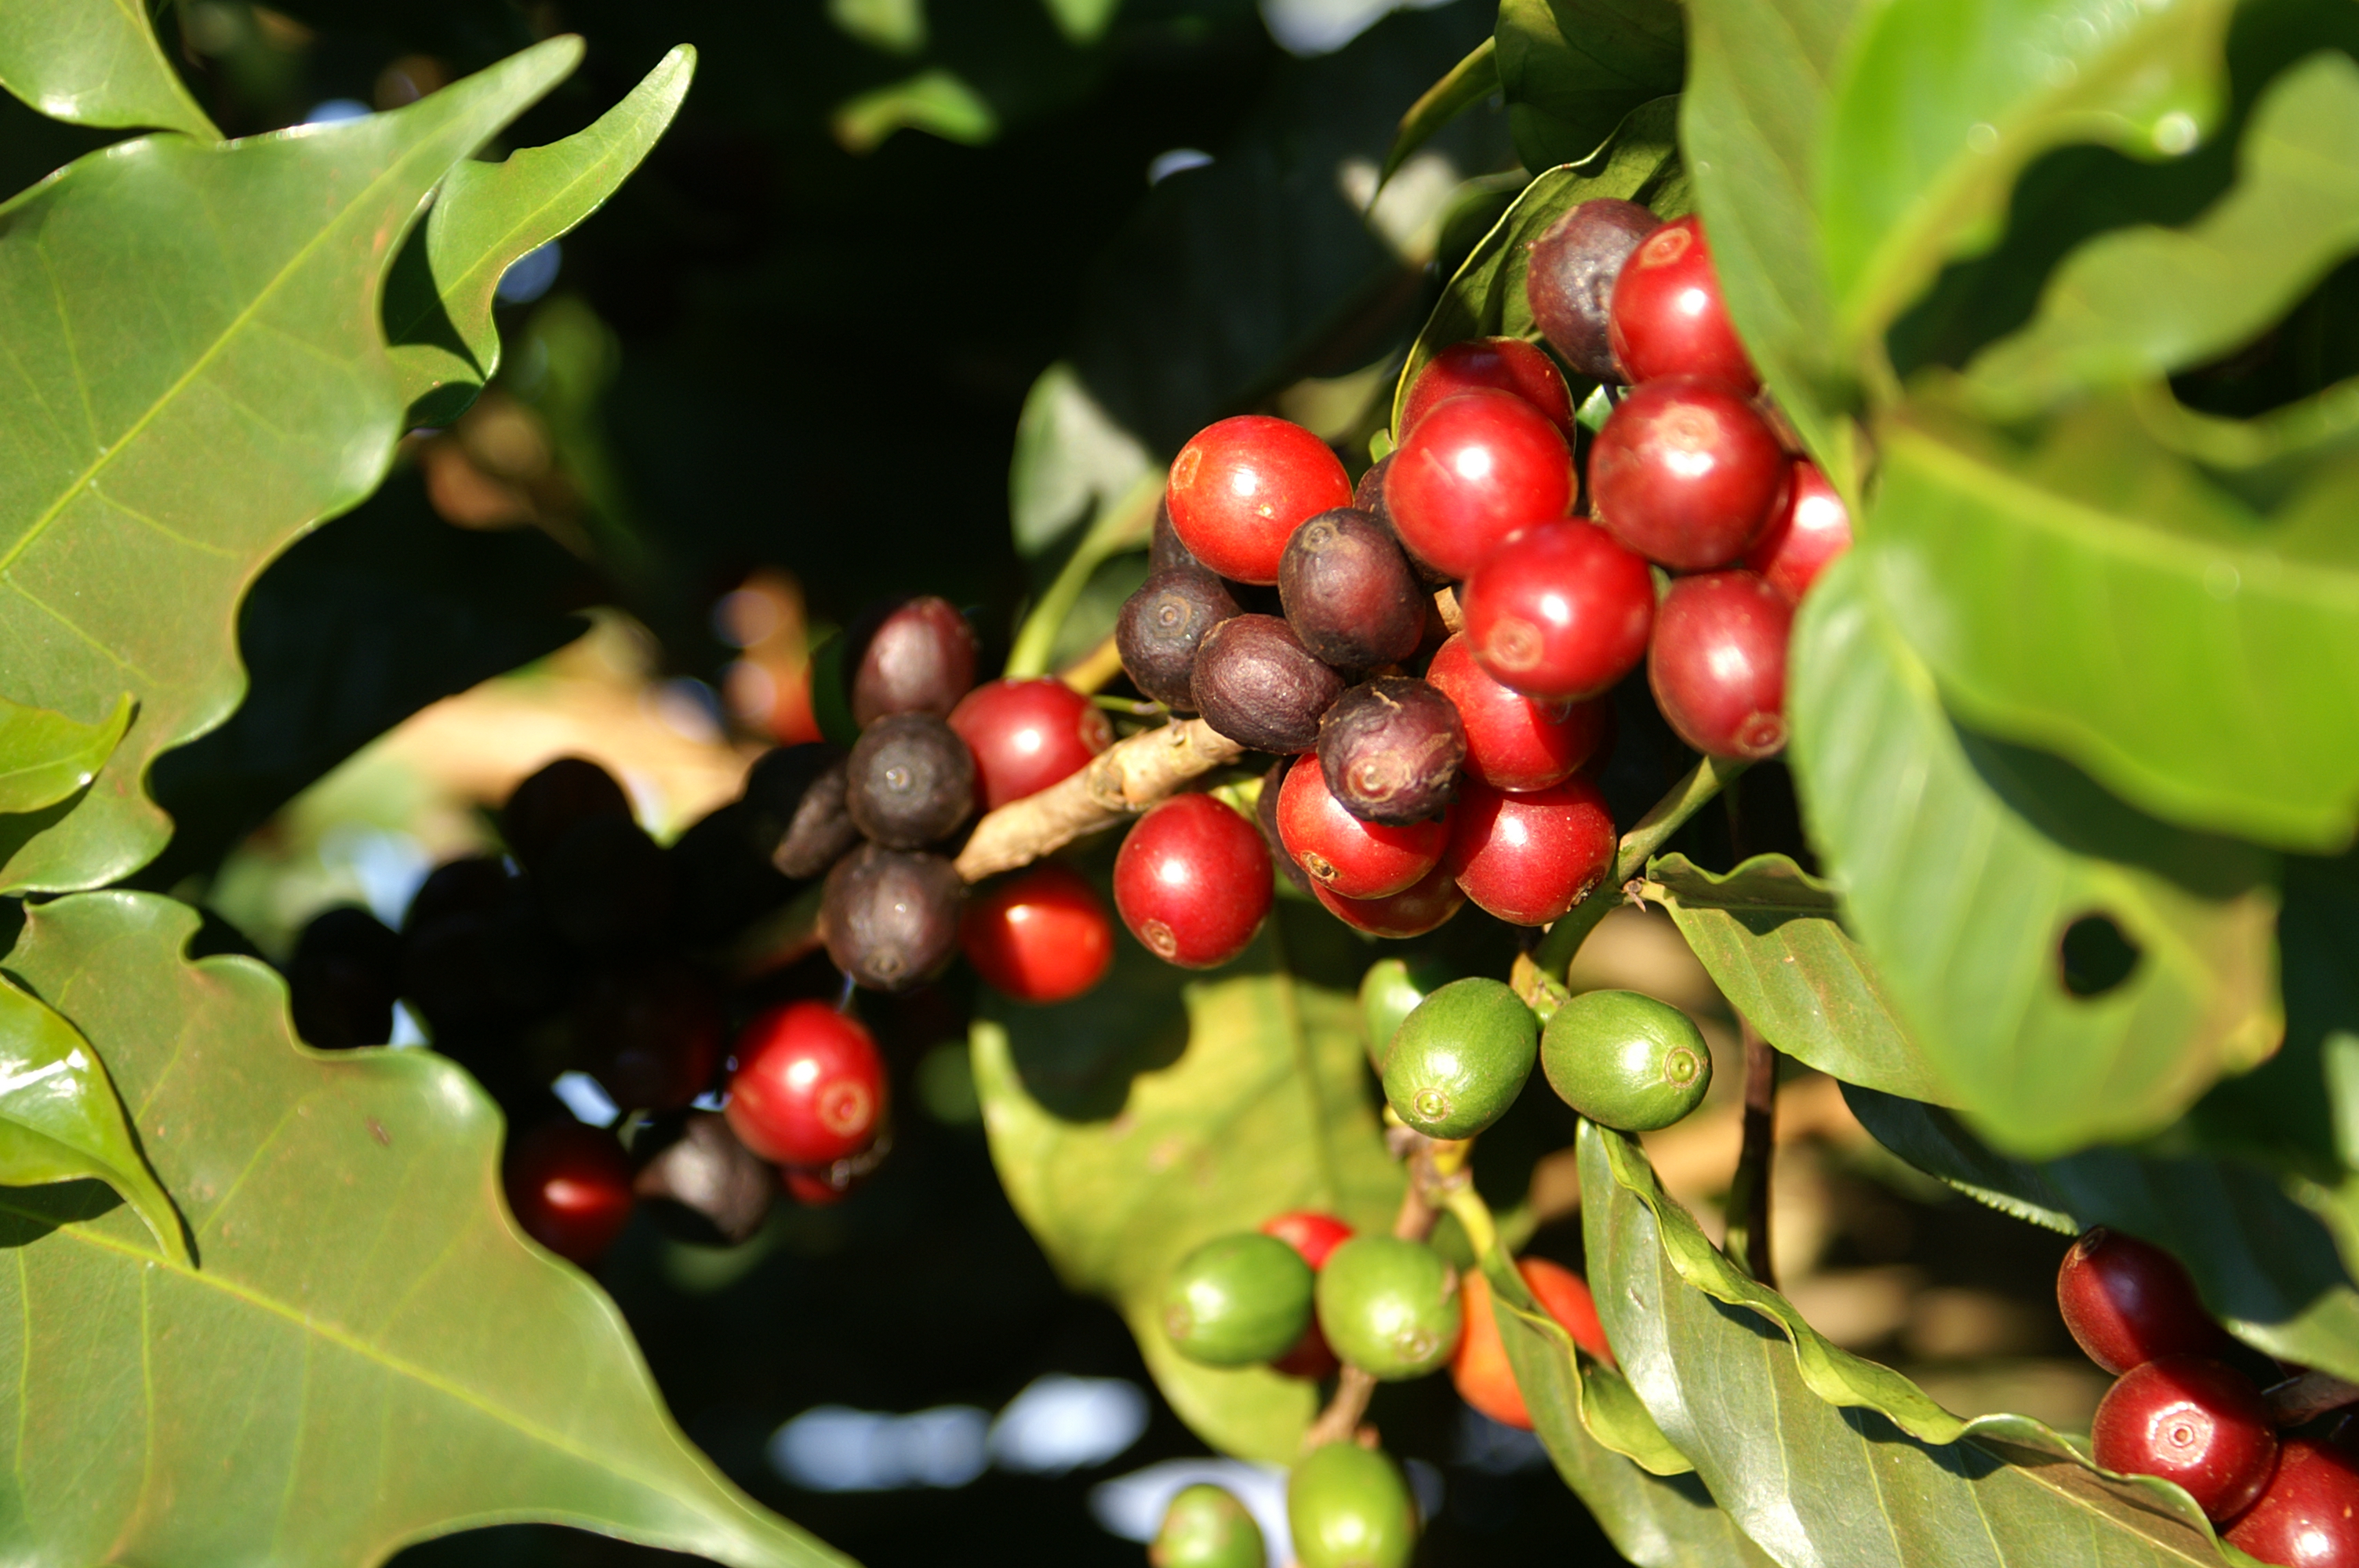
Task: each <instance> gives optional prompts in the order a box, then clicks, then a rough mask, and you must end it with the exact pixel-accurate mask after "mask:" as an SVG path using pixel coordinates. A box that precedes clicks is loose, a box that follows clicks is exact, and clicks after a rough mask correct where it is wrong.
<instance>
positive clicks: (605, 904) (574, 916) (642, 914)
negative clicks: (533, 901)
mask: <svg viewBox="0 0 2359 1568" xmlns="http://www.w3.org/2000/svg"><path fill="white" fill-rule="evenodd" d="M533 891H534V894H535V896H536V898H537V899H538V902H539V904H540V911H541V914H542V916H543V917H544V918H545V919H546V920H547V921H548V922H549V925H550V927H551V928H552V929H554V930H555V931H556V933H557V934H558V935H560V936H562V937H563V938H564V939H565V940H566V941H567V942H569V943H571V945H572V946H575V947H577V948H580V949H582V951H584V952H593V953H594V952H603V951H605V950H607V949H609V948H613V947H617V946H624V945H625V944H628V943H632V942H637V941H643V940H647V939H648V938H650V937H651V936H652V935H654V934H655V933H656V932H657V931H658V930H659V929H660V928H661V927H662V925H663V924H664V921H665V919H666V917H667V916H668V915H669V914H670V913H671V899H672V885H671V862H670V861H669V860H668V859H666V858H665V855H664V852H663V849H661V848H660V847H659V846H658V844H657V843H656V841H655V840H654V839H653V838H648V837H647V830H646V829H645V828H643V827H640V826H639V825H638V824H637V823H636V822H634V821H632V820H631V819H630V818H629V817H627V816H593V817H590V818H588V819H586V820H584V821H582V822H579V823H576V824H575V825H574V826H573V827H572V828H571V830H570V831H568V832H567V833H566V834H565V836H564V837H563V838H560V839H559V840H558V841H557V843H556V845H555V846H554V847H553V848H551V849H549V851H548V853H547V855H546V856H545V857H544V858H543V860H542V862H541V864H540V865H539V866H538V867H537V868H535V870H534V871H533Z"/></svg>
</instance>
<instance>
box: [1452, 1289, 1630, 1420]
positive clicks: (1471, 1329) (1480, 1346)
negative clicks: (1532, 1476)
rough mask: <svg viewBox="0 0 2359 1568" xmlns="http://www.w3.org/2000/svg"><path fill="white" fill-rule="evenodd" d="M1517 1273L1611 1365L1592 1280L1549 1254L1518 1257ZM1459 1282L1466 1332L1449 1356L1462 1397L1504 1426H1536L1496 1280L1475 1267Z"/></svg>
mask: <svg viewBox="0 0 2359 1568" xmlns="http://www.w3.org/2000/svg"><path fill="white" fill-rule="evenodd" d="M1516 1272H1517V1273H1518V1274H1521V1275H1522V1276H1523V1277H1524V1283H1525V1285H1526V1286H1527V1287H1528V1288H1529V1289H1530V1291H1531V1292H1532V1295H1533V1297H1534V1299H1535V1300H1537V1301H1538V1303H1539V1307H1540V1310H1541V1311H1542V1312H1545V1313H1546V1314H1549V1316H1550V1317H1552V1318H1554V1319H1555V1320H1556V1323H1557V1326H1558V1327H1560V1328H1561V1329H1563V1330H1564V1331H1565V1333H1567V1334H1568V1335H1570V1336H1572V1342H1573V1343H1574V1344H1575V1345H1578V1346H1581V1347H1582V1349H1583V1350H1586V1351H1588V1352H1589V1353H1590V1354H1591V1355H1592V1356H1594V1357H1597V1358H1598V1359H1599V1360H1600V1361H1603V1362H1604V1363H1605V1364H1606V1365H1607V1366H1609V1367H1611V1366H1613V1365H1614V1347H1613V1346H1610V1345H1608V1344H1606V1342H1605V1331H1604V1329H1603V1327H1601V1326H1600V1325H1599V1324H1598V1321H1597V1303H1596V1302H1595V1300H1594V1299H1593V1298H1592V1297H1591V1295H1590V1293H1589V1282H1588V1281H1585V1280H1583V1279H1582V1277H1581V1276H1580V1275H1578V1274H1576V1273H1574V1272H1573V1271H1571V1270H1570V1269H1567V1268H1565V1267H1563V1266H1562V1265H1561V1264H1557V1263H1551V1262H1549V1260H1547V1259H1545V1258H1518V1259H1517V1260H1516ZM1460 1283H1461V1284H1462V1287H1463V1288H1464V1290H1465V1292H1466V1331H1465V1333H1463V1334H1462V1335H1461V1336H1459V1340H1458V1349H1457V1351H1456V1352H1455V1353H1454V1354H1453V1355H1451V1357H1450V1380H1451V1383H1453V1384H1455V1385H1456V1386H1457V1389H1458V1397H1459V1398H1460V1399H1462V1400H1465V1401H1466V1402H1467V1403H1468V1404H1470V1405H1473V1407H1474V1408H1475V1409H1476V1410H1478V1411H1482V1412H1483V1413H1484V1415H1487V1416H1489V1417H1490V1418H1491V1419H1492V1420H1493V1421H1495V1422H1499V1423H1500V1424H1501V1425H1503V1426H1514V1427H1521V1428H1522V1429H1523V1430H1524V1431H1526V1432H1529V1431H1531V1429H1532V1412H1531V1411H1530V1409H1529V1408H1528V1407H1527V1405H1526V1404H1525V1403H1524V1394H1523V1390H1521V1389H1519V1388H1517V1386H1516V1372H1515V1368H1513V1367H1512V1366H1510V1365H1509V1364H1508V1361H1507V1347H1506V1345H1505V1344H1503V1343H1502V1342H1501V1340H1500V1336H1499V1320H1498V1317H1497V1315H1496V1314H1495V1312H1494V1311H1493V1309H1492V1304H1491V1281H1489V1280H1488V1279H1486V1278H1484V1274H1483V1271H1481V1270H1479V1269H1475V1270H1470V1271H1468V1272H1467V1273H1466V1274H1464V1275H1463V1276H1462V1278H1461V1281H1460Z"/></svg>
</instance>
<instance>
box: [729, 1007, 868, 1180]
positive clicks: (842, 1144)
mask: <svg viewBox="0 0 2359 1568" xmlns="http://www.w3.org/2000/svg"><path fill="white" fill-rule="evenodd" d="M723 1109H724V1110H725V1111H726V1112H727V1114H728V1117H729V1127H730V1130H732V1131H734V1132H735V1133H736V1134H737V1138H738V1141H740V1142H742V1143H744V1144H745V1147H746V1148H748V1149H751V1150H752V1151H753V1152H755V1153H756V1154H759V1155H760V1156H761V1157H762V1158H763V1159H765V1160H771V1161H776V1162H779V1163H782V1164H788V1165H824V1164H827V1163H828V1162H831V1161H834V1160H841V1159H843V1157H844V1156H845V1155H847V1154H850V1153H852V1152H853V1151H855V1150H857V1149H859V1148H860V1147H861V1146H862V1145H863V1144H864V1143H866V1142H867V1141H869V1140H870V1139H871V1138H873V1137H875V1135H876V1124H877V1123H878V1122H879V1121H881V1120H882V1119H884V1115H885V1063H884V1059H883V1058H882V1057H880V1056H879V1055H878V1054H876V1042H875V1040H874V1039H872V1038H871V1037H870V1035H869V1033H868V1031H867V1030H866V1029H864V1028H863V1027H862V1026H861V1025H860V1023H859V1022H857V1021H856V1020H853V1019H850V1018H846V1017H845V1016H843V1014H842V1013H840V1012H838V1011H835V1009H833V1008H832V1007H830V1006H828V1005H827V1004H826V1003H825V1002H819V1001H790V1002H787V1003H784V1004H783V1005H781V1006H778V1007H774V1008H772V1009H770V1010H769V1011H767V1012H765V1013H762V1014H760V1015H759V1016H758V1017H756V1019H755V1020H754V1022H751V1023H749V1024H747V1025H746V1026H745V1033H743V1034H741V1035H739V1036H738V1037H737V1072H736V1075H735V1076H734V1077H732V1078H731V1079H730V1080H729V1103H728V1105H727V1106H725V1107H724V1108H723Z"/></svg>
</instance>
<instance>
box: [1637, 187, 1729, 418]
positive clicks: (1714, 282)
mask: <svg viewBox="0 0 2359 1568" xmlns="http://www.w3.org/2000/svg"><path fill="white" fill-rule="evenodd" d="M1607 319H1608V321H1609V322H1610V323H1611V331H1612V337H1613V342H1614V358H1616V359H1618V360H1620V361H1621V362H1622V368H1623V369H1624V370H1625V371H1627V372H1628V373H1629V375H1630V379H1631V380H1632V381H1634V382H1647V381H1653V380H1655V379H1656V378H1657V377H1658V376H1666V375H1709V376H1713V377H1716V378H1718V379H1719V380H1722V381H1724V382H1727V383H1728V384H1730V385H1731V386H1734V387H1736V388H1738V389H1739V390H1740V391H1743V392H1745V393H1751V392H1753V391H1755V390H1756V389H1757V388H1758V387H1759V386H1760V384H1761V377H1760V375H1759V374H1758V373H1756V371H1755V370H1754V368H1753V360H1752V357H1751V356H1750V355H1748V354H1747V353H1745V344H1744V343H1743V342H1742V341H1739V340H1738V338H1737V336H1736V327H1735V324H1734V323H1733V322H1732V321H1730V320H1729V319H1728V306H1727V304H1726V302H1724V301H1723V299H1722V298H1721V294H1720V277H1719V275H1718V274H1716V273H1715V272H1713V270H1712V251H1711V249H1710V247H1708V246H1707V245H1706V244H1705V243H1704V238H1703V221H1702V220H1701V219H1700V218H1696V217H1694V216H1692V215H1690V216H1689V217H1685V218H1680V219H1678V220H1676V221H1675V222H1669V223H1666V224H1664V225H1663V226H1662V227H1661V228H1659V229H1658V230H1656V231H1655V232H1653V233H1651V234H1649V235H1647V238H1646V240H1645V241H1644V242H1643V243H1640V245H1639V246H1638V248H1637V249H1636V251H1635V252H1633V253H1631V256H1630V259H1629V261H1628V262H1627V263H1626V264H1625V265H1624V266H1623V268H1622V273H1621V276H1619V277H1617V278H1615V279H1614V303H1613V305H1612V307H1611V308H1610V310H1609V311H1608V316H1607Z"/></svg>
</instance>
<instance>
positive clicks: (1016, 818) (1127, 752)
mask: <svg viewBox="0 0 2359 1568" xmlns="http://www.w3.org/2000/svg"><path fill="white" fill-rule="evenodd" d="M1243 755H1245V748H1244V747H1243V746H1240V745H1238V744H1237V743H1236V742H1235V741H1232V740H1230V739H1229V738H1228V737H1227V736H1225V735H1222V734H1219V733H1217V732H1216V731H1215V730H1213V729H1212V726H1211V725H1209V724H1207V723H1205V722H1204V721H1203V720H1202V719H1188V720H1187V721H1186V722H1184V723H1174V724H1168V725H1165V726H1164V727H1163V728H1161V729H1159V730H1147V732H1146V733H1145V734H1141V735H1133V736H1132V737H1131V738H1130V739H1129V740H1127V741H1115V742H1114V744H1113V745H1112V746H1110V747H1108V748H1107V749H1106V750H1105V751H1103V752H1100V753H1099V754H1098V756H1097V759H1096V760H1095V761H1094V762H1091V763H1090V765H1089V766H1088V767H1086V768H1083V769H1082V771H1081V772H1080V773H1075V774H1073V775H1072V776H1071V777H1070V778H1067V779H1063V780H1061V781H1060V782H1059V783H1056V784H1050V785H1049V787H1048V788H1047V789H1044V790H1042V791H1041V792H1040V793H1039V794H1038V795H1026V796H1025V797H1024V798H1023V799H1022V800H1016V801H1010V802H1009V803H1008V804H1007V805H1006V806H1001V807H1000V808H999V809H998V810H997V811H995V812H993V813H992V814H991V815H990V816H986V817H984V819H983V820H982V821H981V822H978V823H976V824H975V827H974V833H973V836H972V837H971V838H968V839H967V841H966V848H965V849H962V850H960V851H959V857H958V862H957V864H958V874H959V875H960V876H962V877H963V878H965V879H966V880H967V881H971V882H979V881H982V880H983V879H984V878H985V877H988V876H995V875H997V874H998V873H999V872H1001V871H1014V870H1015V869H1016V867H1018V866H1023V865H1028V864H1030V863H1031V862H1032V861H1034V860H1038V859H1039V858H1040V857H1041V856H1043V855H1046V854H1048V853H1049V852H1050V851H1051V850H1054V849H1062V848H1063V847H1064V846H1065V845H1067V844H1070V843H1071V842H1072V841H1073V840H1074V839H1076V838H1080V837H1082V835H1083V834H1084V833H1093V832H1095V831H1097V830H1098V829H1099V828H1101V827H1113V826H1114V824H1115V823H1117V822H1123V821H1126V820H1128V819H1129V818H1130V817H1132V816H1136V815H1137V814H1138V813H1140V812H1142V811H1144V810H1146V809H1147V807H1148V806H1153V805H1154V804H1155V803H1156V802H1157V801H1158V800H1161V799H1162V798H1163V797H1164V796H1165V795H1169V794H1171V793H1172V792H1173V791H1174V790H1176V789H1178V788H1179V787H1180V785H1181V784H1186V783H1187V782H1188V781H1189V780H1190V779H1192V778H1194V777H1196V776H1197V775H1198V774H1200V773H1209V772H1211V771H1212V769H1214V768H1217V767H1219V766H1220V765H1221V764H1222V763H1223V762H1235V761H1236V760H1237V759H1238V758H1239V757H1241V756H1243Z"/></svg>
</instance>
